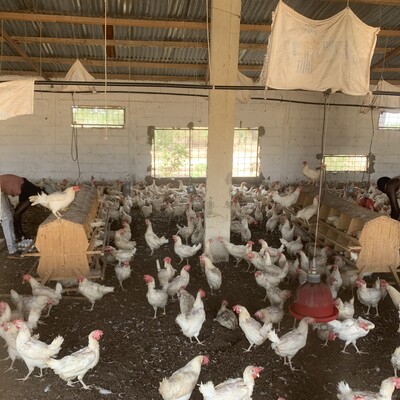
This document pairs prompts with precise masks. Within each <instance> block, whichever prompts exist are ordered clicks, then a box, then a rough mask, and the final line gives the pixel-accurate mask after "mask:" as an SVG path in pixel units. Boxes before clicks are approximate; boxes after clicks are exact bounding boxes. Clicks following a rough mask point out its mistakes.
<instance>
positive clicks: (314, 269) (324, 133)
mask: <svg viewBox="0 0 400 400" xmlns="http://www.w3.org/2000/svg"><path fill="white" fill-rule="evenodd" d="M330 94H331V91H330V90H327V91H326V92H324V96H325V102H324V115H323V120H322V139H321V156H322V157H321V160H322V165H321V172H320V174H319V189H318V206H317V222H316V224H315V237H314V249H313V263H312V266H311V270H310V272H311V274H314V275H316V274H317V271H316V268H315V255H316V253H317V239H318V227H319V214H320V208H321V196H322V184H323V181H324V177H325V173H324V172H325V166H324V165H323V161H324V154H325V136H326V108H327V105H328V99H329V96H330Z"/></svg>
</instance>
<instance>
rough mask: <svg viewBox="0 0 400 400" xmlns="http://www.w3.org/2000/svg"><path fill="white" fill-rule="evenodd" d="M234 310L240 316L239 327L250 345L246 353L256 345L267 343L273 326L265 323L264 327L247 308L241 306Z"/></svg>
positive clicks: (234, 307) (238, 305) (236, 306)
mask: <svg viewBox="0 0 400 400" xmlns="http://www.w3.org/2000/svg"><path fill="white" fill-rule="evenodd" d="M232 309H233V311H235V312H236V314H238V315H239V326H240V328H241V329H242V331H243V333H244V334H245V336H246V339H247V340H248V341H249V343H250V346H249V347H248V348H247V349H244V350H245V352H248V351H250V350H251V348H252V347H253V346H254V345H255V346H261V345H262V344H263V343H264V342H265V341H266V339H267V335H268V332H269V331H270V330H271V328H272V324H271V323H265V324H264V325H261V324H260V323H259V322H258V321H256V320H255V319H254V318H252V317H251V316H250V314H249V312H248V311H247V309H246V307H243V306H241V305H240V304H237V305H235V306H233V307H232Z"/></svg>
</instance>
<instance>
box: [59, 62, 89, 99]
mask: <svg viewBox="0 0 400 400" xmlns="http://www.w3.org/2000/svg"><path fill="white" fill-rule="evenodd" d="M64 80H66V81H88V82H90V81H95V80H96V79H95V78H93V76H92V75H90V74H89V72H87V71H86V68H85V67H84V66H83V65H82V63H81V62H80V61H79V60H76V61H75V62H74V63H73V64H72V67H71V68H70V69H69V71H68V72H67V75H66V76H65V78H64ZM62 90H63V91H65V92H87V91H89V92H94V91H95V88H94V86H81V85H79V86H78V85H70V86H63V88H62Z"/></svg>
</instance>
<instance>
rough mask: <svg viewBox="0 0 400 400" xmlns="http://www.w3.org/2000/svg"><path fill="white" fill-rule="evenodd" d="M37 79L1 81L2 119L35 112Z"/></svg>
mask: <svg viewBox="0 0 400 400" xmlns="http://www.w3.org/2000/svg"><path fill="white" fill-rule="evenodd" d="M34 96H35V80H34V79H21V80H17V81H9V82H3V83H0V98H1V101H0V120H4V119H9V118H12V117H16V116H17V115H25V114H33V98H34Z"/></svg>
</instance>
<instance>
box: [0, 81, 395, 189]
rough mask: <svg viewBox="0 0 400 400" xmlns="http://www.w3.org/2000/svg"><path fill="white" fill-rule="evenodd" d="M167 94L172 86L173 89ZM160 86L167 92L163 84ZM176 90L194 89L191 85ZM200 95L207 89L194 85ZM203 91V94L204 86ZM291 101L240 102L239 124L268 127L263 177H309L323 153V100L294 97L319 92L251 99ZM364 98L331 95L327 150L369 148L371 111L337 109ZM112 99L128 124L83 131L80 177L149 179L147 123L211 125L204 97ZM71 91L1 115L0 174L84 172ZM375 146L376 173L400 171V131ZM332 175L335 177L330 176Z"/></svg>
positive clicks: (92, 99)
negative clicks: (28, 110) (30, 109)
mask: <svg viewBox="0 0 400 400" xmlns="http://www.w3.org/2000/svg"><path fill="white" fill-rule="evenodd" d="M168 91H169V92H171V91H172V90H171V89H169V90H168ZM158 92H161V90H158ZM175 92H176V93H189V92H188V91H187V90H186V89H185V90H184V91H182V90H175ZM195 93H196V94H202V92H199V91H196V92H195ZM203 93H204V92H203ZM254 96H256V97H259V98H261V99H263V98H264V97H268V98H276V99H282V100H289V99H290V100H292V102H280V101H279V102H278V101H265V100H252V101H251V102H250V103H249V104H240V103H238V104H237V111H236V120H237V126H243V127H254V126H260V125H262V126H264V127H265V135H264V136H263V137H261V139H260V143H261V167H262V172H263V174H264V176H265V178H268V177H270V179H271V180H276V179H279V180H282V181H284V182H293V181H296V180H300V179H302V178H303V176H302V173H301V167H302V164H301V163H302V161H303V160H308V162H309V164H310V165H311V166H313V167H315V166H317V164H318V162H317V160H316V158H315V155H316V154H317V153H320V152H321V136H322V119H323V106H321V105H308V104H299V103H296V102H295V101H308V102H322V103H323V102H324V96H323V95H322V94H321V93H305V92H292V93H289V92H286V93H285V92H278V91H269V92H266V93H264V92H254V93H253V97H254ZM360 101H361V100H360V99H359V98H351V97H350V96H345V95H332V96H331V97H330V99H329V102H330V103H331V105H330V106H329V107H328V108H327V130H326V147H325V153H326V154H367V153H368V151H369V146H370V141H371V137H372V132H373V129H372V124H371V114H370V112H369V113H366V114H363V113H361V112H360V108H359V107H338V106H335V105H334V104H335V103H336V104H337V103H346V104H349V103H353V104H357V102H358V103H360ZM75 104H77V105H100V106H104V105H105V96H104V94H100V93H98V94H77V95H75ZM107 104H108V105H118V106H124V107H126V126H125V128H124V129H108V134H107V137H106V135H105V130H104V129H79V130H78V135H77V137H78V155H79V163H80V169H81V177H80V180H81V181H86V180H89V179H90V177H91V176H92V175H93V176H94V177H95V178H96V179H101V178H104V179H117V178H119V179H133V180H140V179H143V178H144V177H145V176H146V175H147V174H148V172H147V171H148V168H149V167H150V165H151V156H150V145H149V144H148V138H147V129H148V126H152V125H153V126H168V127H169V126H174V127H182V126H187V124H188V123H189V122H193V123H194V125H195V126H207V120H208V114H207V113H208V101H207V99H206V98H201V97H185V96H166V95H160V94H128V93H122V94H121V93H119V94H113V93H110V92H109V93H108V94H107ZM72 105H73V102H72V97H71V95H70V94H66V93H65V94H64V93H35V103H34V114H33V115H26V116H19V117H14V118H11V119H9V120H5V121H0V173H15V174H18V175H22V176H25V177H27V178H28V179H32V180H35V179H40V178H43V177H51V178H52V179H62V178H65V177H70V178H71V179H72V180H76V179H77V178H78V166H77V162H76V161H73V160H72V157H71V149H73V148H74V146H73V143H72V142H71V141H72V128H71V106H72ZM377 119H378V113H377V112H376V111H375V112H374V123H375V135H374V140H373V145H372V152H373V153H375V154H376V163H375V169H376V173H375V174H373V175H372V176H371V178H372V179H377V178H378V177H379V176H382V175H388V176H394V175H399V174H400V166H399V165H398V163H399V155H400V154H399V153H400V132H399V131H378V129H377ZM360 178H361V176H360V174H340V175H338V176H336V177H335V179H339V180H342V181H343V180H344V181H347V180H359V179H360ZM328 179H331V177H328Z"/></svg>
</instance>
